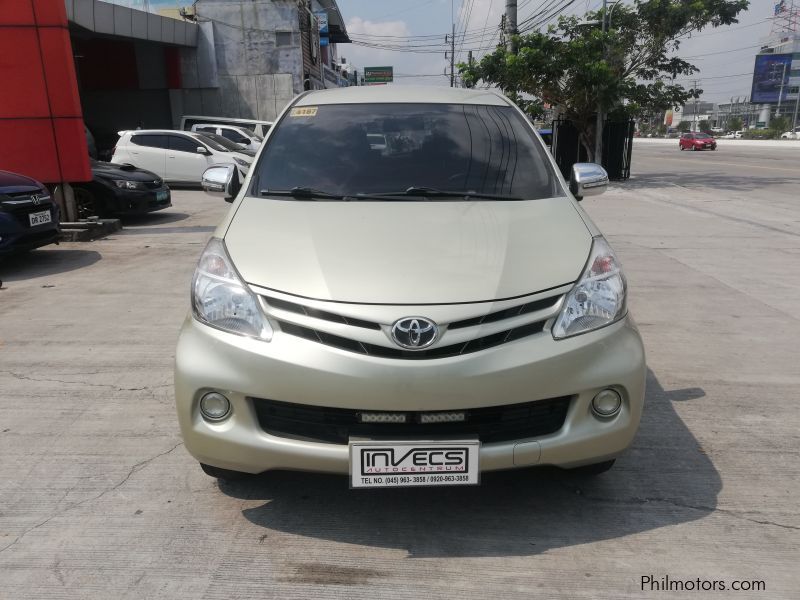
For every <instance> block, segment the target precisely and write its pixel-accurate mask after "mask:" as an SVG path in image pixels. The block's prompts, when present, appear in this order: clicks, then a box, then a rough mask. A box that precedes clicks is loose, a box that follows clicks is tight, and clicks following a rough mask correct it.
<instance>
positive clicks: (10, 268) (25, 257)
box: [0, 246, 102, 281]
mask: <svg viewBox="0 0 800 600" xmlns="http://www.w3.org/2000/svg"><path fill="white" fill-rule="evenodd" d="M101 258H102V255H101V254H100V253H99V252H95V251H94V250H67V249H63V248H59V247H58V246H48V247H47V248H40V249H38V250H31V251H30V252H26V253H23V254H18V255H15V256H8V257H5V258H3V259H0V280H3V281H27V280H29V279H34V278H36V277H47V276H48V275H56V274H58V273H67V272H69V271H74V270H75V269H82V268H84V267H88V266H90V265H93V264H94V263H96V262H97V261H98V260H100V259H101Z"/></svg>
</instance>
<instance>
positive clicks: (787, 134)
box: [781, 127, 800, 140]
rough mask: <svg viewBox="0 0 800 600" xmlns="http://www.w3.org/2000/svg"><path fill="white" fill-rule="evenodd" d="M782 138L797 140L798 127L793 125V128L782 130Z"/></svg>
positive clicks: (799, 133)
mask: <svg viewBox="0 0 800 600" xmlns="http://www.w3.org/2000/svg"><path fill="white" fill-rule="evenodd" d="M781 139H782V140H798V139H800V127H795V128H794V130H792V129H790V130H789V131H784V132H783V133H782V134H781Z"/></svg>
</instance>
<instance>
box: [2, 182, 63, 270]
mask: <svg viewBox="0 0 800 600" xmlns="http://www.w3.org/2000/svg"><path fill="white" fill-rule="evenodd" d="M58 221H59V211H58V205H57V204H56V203H55V202H53V199H52V198H51V197H50V192H49V191H48V190H47V188H46V187H44V186H43V185H42V184H41V183H39V182H38V181H36V180H35V179H31V178H30V177H25V176H24V175H17V174H16V173H9V172H8V171H0V256H5V255H8V254H12V253H14V252H22V251H24V250H32V249H33V248H38V247H40V246H45V245H47V244H52V243H53V242H58V238H59V236H60V235H61V232H60V230H59V228H58Z"/></svg>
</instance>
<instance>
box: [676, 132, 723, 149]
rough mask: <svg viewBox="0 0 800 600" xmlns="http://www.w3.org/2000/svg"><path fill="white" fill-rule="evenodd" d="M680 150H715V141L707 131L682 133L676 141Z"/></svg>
mask: <svg viewBox="0 0 800 600" xmlns="http://www.w3.org/2000/svg"><path fill="white" fill-rule="evenodd" d="M678 148H680V149H681V150H716V149H717V142H716V140H714V138H713V137H711V136H710V135H708V134H707V133H684V134H683V135H682V136H681V139H680V140H679V141H678Z"/></svg>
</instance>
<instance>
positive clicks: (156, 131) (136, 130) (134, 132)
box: [118, 129, 201, 135]
mask: <svg viewBox="0 0 800 600" xmlns="http://www.w3.org/2000/svg"><path fill="white" fill-rule="evenodd" d="M118 133H119V135H123V134H125V133H130V134H134V135H136V134H140V133H157V134H165V133H175V134H182V135H200V133H201V132H197V131H184V130H183V129H127V130H123V131H119V132H118Z"/></svg>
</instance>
